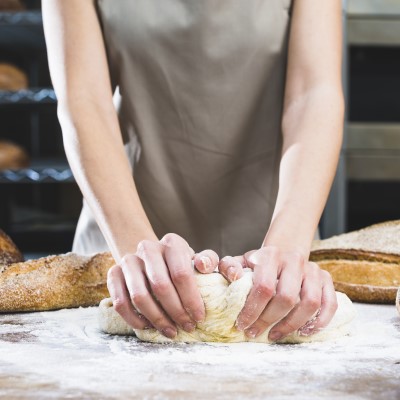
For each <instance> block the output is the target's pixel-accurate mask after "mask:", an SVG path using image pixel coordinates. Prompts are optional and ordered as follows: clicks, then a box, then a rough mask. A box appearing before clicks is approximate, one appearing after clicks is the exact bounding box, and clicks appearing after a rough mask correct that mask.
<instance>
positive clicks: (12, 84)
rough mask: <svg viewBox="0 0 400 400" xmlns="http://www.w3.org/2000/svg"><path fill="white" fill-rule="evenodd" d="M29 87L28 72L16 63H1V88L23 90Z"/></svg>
mask: <svg viewBox="0 0 400 400" xmlns="http://www.w3.org/2000/svg"><path fill="white" fill-rule="evenodd" d="M27 87H28V78H27V76H26V74H25V73H24V72H23V71H22V70H20V69H19V68H17V67H16V66H14V65H11V64H7V63H0V90H22V89H26V88H27Z"/></svg>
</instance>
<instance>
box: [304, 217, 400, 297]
mask: <svg viewBox="0 0 400 400" xmlns="http://www.w3.org/2000/svg"><path fill="white" fill-rule="evenodd" d="M310 260H311V261H314V262H316V263H317V264H319V266H320V267H321V268H322V269H325V270H327V271H328V272H330V274H331V275H332V278H333V281H334V284H335V288H336V290H338V291H341V292H344V293H346V294H347V295H348V296H349V297H350V299H352V300H353V301H359V302H366V303H388V304H393V303H394V302H395V300H396V293H397V288H398V286H400V220H396V221H388V222H383V223H379V224H375V225H371V226H369V227H367V228H364V229H360V230H358V231H353V232H349V233H345V234H343V235H337V236H333V237H331V238H329V239H325V240H317V241H314V242H313V245H312V251H311V254H310Z"/></svg>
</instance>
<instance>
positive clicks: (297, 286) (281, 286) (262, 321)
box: [246, 260, 302, 340]
mask: <svg viewBox="0 0 400 400" xmlns="http://www.w3.org/2000/svg"><path fill="white" fill-rule="evenodd" d="M294 261H295V260H291V262H292V263H291V264H290V266H286V267H285V268H283V270H282V272H281V274H280V276H279V282H278V284H277V286H276V294H275V296H274V297H273V298H272V300H271V301H270V302H269V303H268V305H267V306H266V308H265V309H264V311H262V313H261V315H260V317H259V318H258V319H257V321H256V322H254V324H252V327H251V330H250V329H249V330H248V331H247V332H246V334H247V335H248V336H249V337H256V336H258V335H260V334H261V333H263V332H264V331H265V330H266V329H267V328H268V327H270V326H271V325H273V324H275V323H276V322H277V321H280V320H281V319H282V318H284V317H285V316H286V315H287V314H288V313H289V312H290V311H291V310H292V309H293V308H294V307H295V305H296V304H297V303H298V301H299V295H300V290H301V283H302V268H301V266H300V265H299V263H298V262H294ZM271 340H277V339H273V338H272V336H271Z"/></svg>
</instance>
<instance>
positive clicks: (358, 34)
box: [0, 0, 400, 257]
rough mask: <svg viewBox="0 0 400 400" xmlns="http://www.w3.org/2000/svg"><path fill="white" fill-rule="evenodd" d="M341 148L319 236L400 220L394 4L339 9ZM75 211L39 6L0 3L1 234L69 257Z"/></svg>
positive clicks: (397, 18) (76, 196) (352, 2)
mask: <svg viewBox="0 0 400 400" xmlns="http://www.w3.org/2000/svg"><path fill="white" fill-rule="evenodd" d="M343 26H344V31H345V37H344V63H343V72H344V74H343V85H344V89H345V93H346V99H347V116H346V123H345V140H344V144H343V149H342V153H341V158H340V163H339V167H338V172H337V176H336V179H335V183H334V185H333V188H332V192H331V195H330V198H329V201H328V204H327V207H326V209H325V212H324V215H323V218H322V220H321V224H320V231H321V235H322V237H328V236H331V235H333V234H337V233H341V232H343V231H348V230H354V229H357V228H360V227H363V226H366V225H370V224H372V223H375V222H380V221H384V220H390V219H400V0H347V1H344V2H343ZM81 203H82V197H81V195H80V191H79V189H78V187H77V185H76V183H75V182H74V179H73V176H72V174H71V171H70V169H69V167H68V164H67V161H66V158H65V153H64V150H63V144H62V135H61V130H60V126H59V124H58V121H57V109H56V98H55V95H54V92H53V90H52V87H51V83H50V77H49V71H48V66H47V58H46V48H45V42H44V36H43V28H42V18H41V13H40V1H38V0H0V228H1V229H3V230H4V231H6V232H7V233H8V234H9V235H10V236H11V237H12V238H13V240H14V241H15V242H16V244H17V245H18V246H19V247H20V249H21V250H22V251H23V252H24V254H25V256H26V257H37V256H40V255H47V254H51V253H61V252H67V251H70V249H71V246H72V240H73V235H74V230H75V225H76V222H77V219H78V216H79V212H80V208H81Z"/></svg>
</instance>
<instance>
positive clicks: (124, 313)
mask: <svg viewBox="0 0 400 400" xmlns="http://www.w3.org/2000/svg"><path fill="white" fill-rule="evenodd" d="M107 287H108V291H109V292H110V296H111V299H112V302H113V307H114V310H115V311H116V312H117V313H118V314H119V315H120V316H121V317H122V318H123V319H124V320H125V321H126V322H127V323H128V324H129V325H130V326H132V327H133V328H134V329H144V328H150V327H152V325H151V324H150V322H149V321H148V320H147V319H146V318H145V317H144V316H140V315H139V314H138V313H137V311H136V310H135V308H134V307H133V305H132V303H131V300H130V298H129V292H128V290H127V288H126V285H125V278H124V275H123V273H122V269H121V267H120V266H119V265H114V266H113V267H111V268H110V269H109V270H108V273H107Z"/></svg>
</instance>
